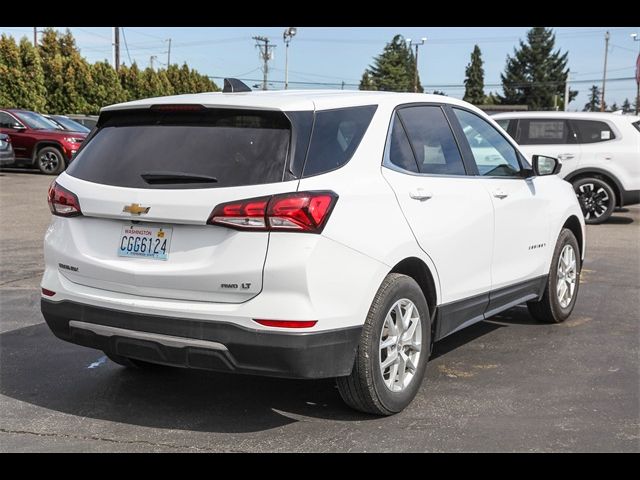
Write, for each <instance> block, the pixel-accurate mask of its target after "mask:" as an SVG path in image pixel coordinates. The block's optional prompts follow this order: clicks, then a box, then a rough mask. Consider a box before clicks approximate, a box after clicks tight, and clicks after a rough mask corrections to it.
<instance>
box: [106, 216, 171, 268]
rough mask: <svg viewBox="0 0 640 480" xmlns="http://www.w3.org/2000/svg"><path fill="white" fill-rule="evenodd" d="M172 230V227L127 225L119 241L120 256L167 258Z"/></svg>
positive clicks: (123, 228)
mask: <svg viewBox="0 0 640 480" xmlns="http://www.w3.org/2000/svg"><path fill="white" fill-rule="evenodd" d="M172 230H173V229H172V228H171V227H146V226H140V225H125V226H123V227H122V234H121V235H120V241H119V242H118V256H119V257H142V258H152V259H154V260H167V259H168V258H169V247H170V245H171V234H172Z"/></svg>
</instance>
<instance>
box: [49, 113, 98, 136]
mask: <svg viewBox="0 0 640 480" xmlns="http://www.w3.org/2000/svg"><path fill="white" fill-rule="evenodd" d="M53 119H54V120H55V121H56V122H57V123H59V124H60V125H62V127H63V128H64V129H65V130H69V131H71V132H81V133H89V132H90V130H89V129H88V128H87V127H85V126H84V125H82V124H81V123H78V122H76V121H75V120H71V119H70V118H68V117H65V116H63V115H53Z"/></svg>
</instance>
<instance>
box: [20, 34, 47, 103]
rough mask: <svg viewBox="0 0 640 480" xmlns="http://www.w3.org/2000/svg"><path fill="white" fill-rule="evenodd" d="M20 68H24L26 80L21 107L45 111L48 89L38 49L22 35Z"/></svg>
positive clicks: (24, 80)
mask: <svg viewBox="0 0 640 480" xmlns="http://www.w3.org/2000/svg"><path fill="white" fill-rule="evenodd" d="M19 49H20V68H21V70H22V77H23V78H22V81H23V82H24V86H25V88H24V94H23V97H22V102H21V104H20V105H16V106H17V107H20V108H26V109H27V110H35V111H36V112H44V111H45V109H46V104H47V89H46V87H45V85H44V71H43V70H42V62H41V61H40V55H38V51H37V49H36V48H35V47H34V46H33V44H32V43H31V42H30V41H29V40H27V37H22V39H21V40H20V46H19Z"/></svg>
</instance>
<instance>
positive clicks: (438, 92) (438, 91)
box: [433, 90, 447, 97]
mask: <svg viewBox="0 0 640 480" xmlns="http://www.w3.org/2000/svg"><path fill="white" fill-rule="evenodd" d="M433 94H434V95H444V96H445V97H446V96H447V94H446V92H443V91H442V90H434V91H433Z"/></svg>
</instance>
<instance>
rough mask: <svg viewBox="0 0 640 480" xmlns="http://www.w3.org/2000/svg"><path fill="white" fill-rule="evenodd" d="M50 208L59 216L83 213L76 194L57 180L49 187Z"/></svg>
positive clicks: (72, 215) (75, 215)
mask: <svg viewBox="0 0 640 480" xmlns="http://www.w3.org/2000/svg"><path fill="white" fill-rule="evenodd" d="M49 210H51V213H53V214H54V215H57V216H59V217H77V216H79V215H82V211H81V210H80V202H78V197H77V196H76V194H75V193H72V192H70V191H69V190H67V189H66V188H64V187H61V186H60V185H58V184H57V183H56V182H55V181H54V182H53V183H52V184H51V186H50V187H49Z"/></svg>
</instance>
